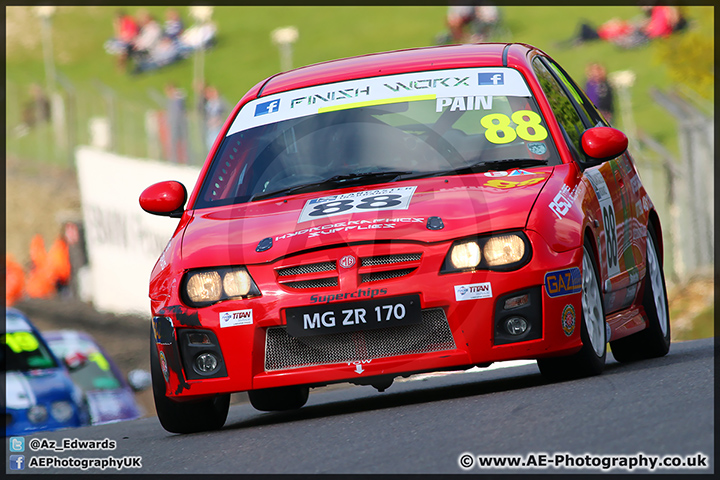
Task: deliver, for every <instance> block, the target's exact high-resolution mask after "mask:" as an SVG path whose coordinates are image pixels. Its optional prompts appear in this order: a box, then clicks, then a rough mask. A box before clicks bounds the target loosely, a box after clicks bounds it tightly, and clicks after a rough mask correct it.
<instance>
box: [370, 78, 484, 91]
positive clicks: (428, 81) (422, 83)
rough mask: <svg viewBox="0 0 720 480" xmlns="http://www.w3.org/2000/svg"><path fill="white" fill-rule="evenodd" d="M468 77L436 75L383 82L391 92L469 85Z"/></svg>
mask: <svg viewBox="0 0 720 480" xmlns="http://www.w3.org/2000/svg"><path fill="white" fill-rule="evenodd" d="M468 80H470V77H438V78H423V79H421V80H410V81H406V82H394V83H384V84H383V85H385V86H386V87H387V88H389V89H390V90H392V91H393V92H396V93H397V92H402V91H406V92H409V91H413V90H427V89H437V88H439V87H446V88H447V87H451V88H452V87H469V86H470V84H469V83H468Z"/></svg>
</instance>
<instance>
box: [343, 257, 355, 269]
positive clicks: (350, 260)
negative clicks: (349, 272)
mask: <svg viewBox="0 0 720 480" xmlns="http://www.w3.org/2000/svg"><path fill="white" fill-rule="evenodd" d="M353 265H355V257H353V256H352V255H345V256H344V257H342V258H341V259H340V266H341V267H343V268H350V267H352V266H353Z"/></svg>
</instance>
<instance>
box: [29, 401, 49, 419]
mask: <svg viewBox="0 0 720 480" xmlns="http://www.w3.org/2000/svg"><path fill="white" fill-rule="evenodd" d="M27 416H28V420H30V421H31V422H32V423H42V422H44V421H45V420H47V416H48V412H47V408H45V406H44V405H33V406H32V407H30V409H29V410H28V414H27Z"/></svg>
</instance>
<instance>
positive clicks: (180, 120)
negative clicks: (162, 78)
mask: <svg viewBox="0 0 720 480" xmlns="http://www.w3.org/2000/svg"><path fill="white" fill-rule="evenodd" d="M165 95H166V96H167V109H166V112H167V113H166V118H167V123H168V127H169V131H170V138H169V143H170V145H168V149H167V150H168V159H169V160H170V161H171V162H173V163H187V143H186V141H187V137H188V125H187V110H186V107H185V94H184V93H183V92H182V91H181V90H180V89H179V88H177V87H176V86H175V84H173V83H168V84H167V85H166V86H165Z"/></svg>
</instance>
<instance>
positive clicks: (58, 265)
mask: <svg viewBox="0 0 720 480" xmlns="http://www.w3.org/2000/svg"><path fill="white" fill-rule="evenodd" d="M30 259H31V262H32V266H31V269H30V273H29V274H28V278H27V283H26V291H27V294H28V296H30V297H32V298H47V297H50V296H52V295H53V294H54V293H55V292H57V291H58V290H60V291H61V292H63V293H64V292H65V291H66V288H67V286H68V284H69V281H70V272H71V267H70V256H69V253H68V247H67V244H66V243H65V240H63V238H62V237H58V238H56V239H55V241H54V242H53V244H52V246H51V247H50V250H49V251H47V252H46V251H45V242H44V240H43V238H42V236H41V235H40V234H37V235H35V236H34V237H33V238H32V240H31V241H30Z"/></svg>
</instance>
